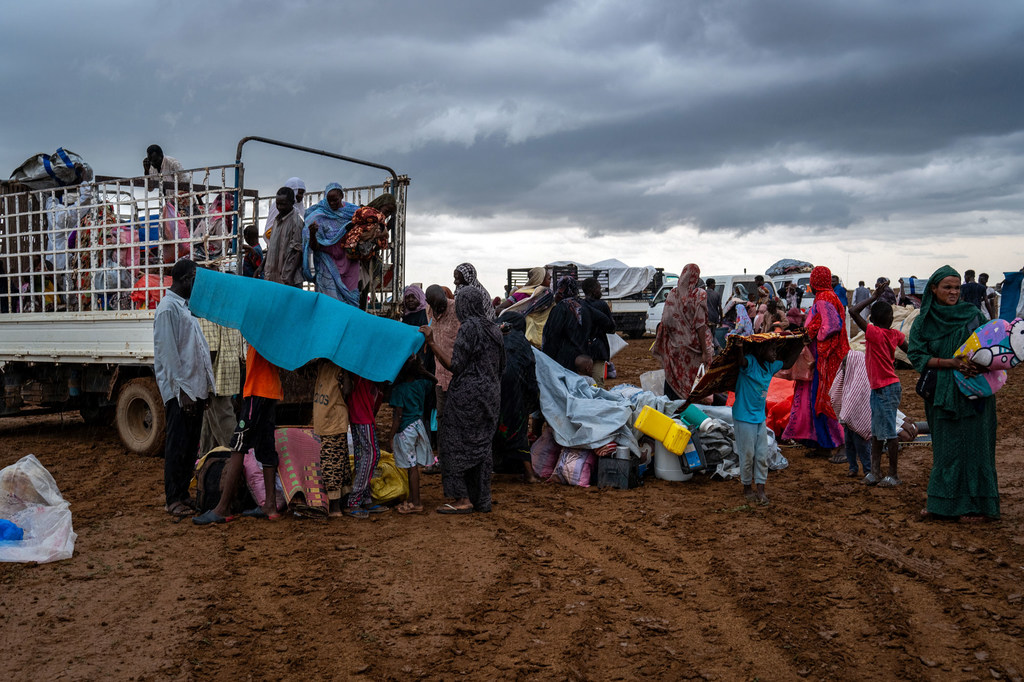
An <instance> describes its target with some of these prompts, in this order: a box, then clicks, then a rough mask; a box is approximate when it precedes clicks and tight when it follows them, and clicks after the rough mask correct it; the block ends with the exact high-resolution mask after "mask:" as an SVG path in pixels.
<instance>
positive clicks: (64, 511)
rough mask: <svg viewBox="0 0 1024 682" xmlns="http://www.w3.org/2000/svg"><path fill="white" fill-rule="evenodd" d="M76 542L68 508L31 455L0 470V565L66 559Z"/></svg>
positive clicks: (73, 549) (43, 468) (55, 485)
mask: <svg viewBox="0 0 1024 682" xmlns="http://www.w3.org/2000/svg"><path fill="white" fill-rule="evenodd" d="M77 539H78V535H77V534H76V533H75V531H74V529H73V528H72V527H71V505H70V504H68V502H67V500H65V499H64V497H63V496H62V495H61V494H60V490H59V489H58V488H57V482H56V481H54V480H53V476H51V475H50V472H49V471H47V470H46V468H45V467H44V466H43V465H42V464H40V463H39V460H38V459H36V457H35V455H25V456H24V457H22V458H21V459H19V460H18V461H17V462H15V463H14V464H12V465H10V466H8V467H4V469H3V470H0V561H18V562H25V561H35V562H38V563H41V564H43V563H47V562H49V561H61V560H62V559H70V558H71V556H72V555H73V554H74V552H75V540H77Z"/></svg>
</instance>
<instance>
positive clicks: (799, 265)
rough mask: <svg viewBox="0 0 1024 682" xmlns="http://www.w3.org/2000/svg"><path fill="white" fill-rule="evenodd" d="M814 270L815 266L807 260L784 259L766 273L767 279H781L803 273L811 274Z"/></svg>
mask: <svg viewBox="0 0 1024 682" xmlns="http://www.w3.org/2000/svg"><path fill="white" fill-rule="evenodd" d="M813 269H814V265H812V264H811V263H808V262H807V261H805V260H793V259H792V258H783V259H782V260H780V261H777V262H776V263H775V264H773V265H772V266H771V267H770V268H768V269H767V270H765V271H764V274H765V277H780V276H782V275H792V274H796V273H801V272H810V271H811V270H813Z"/></svg>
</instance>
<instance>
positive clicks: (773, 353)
mask: <svg viewBox="0 0 1024 682" xmlns="http://www.w3.org/2000/svg"><path fill="white" fill-rule="evenodd" d="M800 350H801V346H800V344H799V343H792V344H789V347H788V350H787V357H786V358H785V361H783V360H779V359H778V358H777V355H778V345H777V344H776V343H766V342H761V343H749V342H747V343H743V344H742V345H741V346H740V362H739V365H740V373H739V377H737V379H736V402H735V403H733V406H732V420H733V430H734V431H735V434H736V454H737V455H739V458H740V482H741V483H742V484H743V496H744V497H745V498H747V500H748V501H750V502H755V501H756V502H757V503H758V504H760V505H767V504H768V496H767V495H766V494H765V491H764V486H765V483H766V482H767V480H768V430H767V427H766V426H765V402H766V401H767V398H768V385H769V384H770V383H771V381H772V375H774V374H775V373H776V372H778V371H779V370H780V369H784V368H786V367H792V366H793V364H794V363H796V359H797V357H798V356H799V355H800ZM751 484H754V485H756V486H757V489H756V491H755V490H754V489H753V488H752V487H751Z"/></svg>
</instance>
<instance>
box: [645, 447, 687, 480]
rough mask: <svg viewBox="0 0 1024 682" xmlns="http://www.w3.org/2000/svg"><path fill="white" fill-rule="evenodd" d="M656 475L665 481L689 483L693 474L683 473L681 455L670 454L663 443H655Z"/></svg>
mask: <svg viewBox="0 0 1024 682" xmlns="http://www.w3.org/2000/svg"><path fill="white" fill-rule="evenodd" d="M654 475H655V476H656V477H658V478H660V479H662V480H663V481H689V480H690V479H691V478H693V474H688V473H685V472H684V471H683V465H682V464H681V463H680V462H679V455H675V454H672V453H671V452H669V451H668V450H667V449H666V448H665V445H664V444H663V443H662V442H661V441H654Z"/></svg>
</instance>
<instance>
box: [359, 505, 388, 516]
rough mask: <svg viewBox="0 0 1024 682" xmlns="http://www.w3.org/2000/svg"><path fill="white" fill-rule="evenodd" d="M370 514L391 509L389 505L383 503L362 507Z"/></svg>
mask: <svg viewBox="0 0 1024 682" xmlns="http://www.w3.org/2000/svg"><path fill="white" fill-rule="evenodd" d="M363 509H365V510H366V511H367V512H369V513H370V514H387V513H388V512H389V511H391V507H385V506H384V505H383V504H374V505H371V506H369V507H363Z"/></svg>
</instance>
